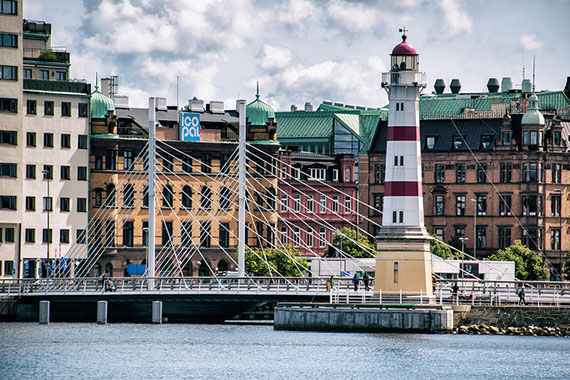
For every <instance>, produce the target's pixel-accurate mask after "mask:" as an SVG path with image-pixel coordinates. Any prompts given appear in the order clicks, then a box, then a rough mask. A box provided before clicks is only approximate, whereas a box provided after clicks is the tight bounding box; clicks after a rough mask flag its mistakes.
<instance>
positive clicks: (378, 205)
mask: <svg viewBox="0 0 570 380" xmlns="http://www.w3.org/2000/svg"><path fill="white" fill-rule="evenodd" d="M373 199H374V210H372V215H374V216H380V215H381V213H382V206H383V204H382V203H383V195H382V194H374V195H373Z"/></svg>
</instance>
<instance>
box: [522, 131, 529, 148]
mask: <svg viewBox="0 0 570 380" xmlns="http://www.w3.org/2000/svg"><path fill="white" fill-rule="evenodd" d="M523 145H528V131H524V132H523Z"/></svg>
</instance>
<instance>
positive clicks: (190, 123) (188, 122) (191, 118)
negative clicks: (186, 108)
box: [180, 112, 200, 141]
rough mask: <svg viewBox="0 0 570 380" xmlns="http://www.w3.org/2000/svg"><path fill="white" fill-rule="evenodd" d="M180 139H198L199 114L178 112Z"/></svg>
mask: <svg viewBox="0 0 570 380" xmlns="http://www.w3.org/2000/svg"><path fill="white" fill-rule="evenodd" d="M180 140H182V141H200V114H197V113H188V112H182V113H181V114H180Z"/></svg>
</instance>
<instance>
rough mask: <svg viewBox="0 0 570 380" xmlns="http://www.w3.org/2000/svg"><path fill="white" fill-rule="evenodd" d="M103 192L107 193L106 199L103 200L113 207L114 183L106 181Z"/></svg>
mask: <svg viewBox="0 0 570 380" xmlns="http://www.w3.org/2000/svg"><path fill="white" fill-rule="evenodd" d="M105 192H106V193H107V200H106V201H105V202H106V203H107V206H109V207H115V185H114V184H112V183H108V184H107V187H106V188H105Z"/></svg>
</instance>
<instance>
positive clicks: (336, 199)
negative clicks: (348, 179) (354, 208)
mask: <svg viewBox="0 0 570 380" xmlns="http://www.w3.org/2000/svg"><path fill="white" fill-rule="evenodd" d="M332 199H333V205H332V206H333V210H332V211H333V212H334V213H337V214H338V212H339V211H340V202H339V197H338V195H333V197H332Z"/></svg>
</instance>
